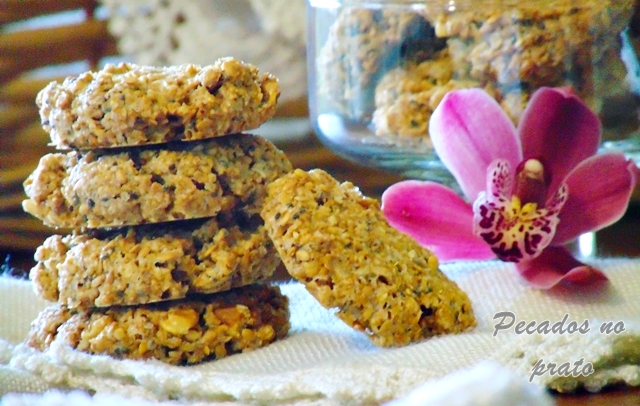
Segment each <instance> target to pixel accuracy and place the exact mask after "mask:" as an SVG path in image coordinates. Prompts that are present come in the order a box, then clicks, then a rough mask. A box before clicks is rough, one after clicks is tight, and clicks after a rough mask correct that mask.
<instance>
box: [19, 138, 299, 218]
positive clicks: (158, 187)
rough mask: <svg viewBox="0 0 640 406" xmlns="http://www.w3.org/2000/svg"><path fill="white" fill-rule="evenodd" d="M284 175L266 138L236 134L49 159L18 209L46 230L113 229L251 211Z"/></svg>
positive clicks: (285, 164) (284, 166)
mask: <svg viewBox="0 0 640 406" xmlns="http://www.w3.org/2000/svg"><path fill="white" fill-rule="evenodd" d="M290 170H291V163H290V162H289V161H288V159H287V158H286V156H285V155H284V153H282V151H280V150H278V149H277V148H276V147H275V146H274V145H273V144H272V143H271V142H269V141H267V140H266V139H264V138H262V137H259V136H253V135H248V134H236V135H230V136H227V137H222V138H217V139H214V140H207V141H199V142H189V143H185V142H176V143H171V144H166V145H164V146H163V147H162V148H160V147H137V148H127V149H108V150H96V151H87V152H81V151H73V152H69V153H66V154H64V153H53V154H48V155H45V156H44V157H42V158H41V159H40V163H39V165H38V167H37V168H36V170H35V171H34V172H33V173H32V174H31V175H30V176H29V178H28V179H27V180H26V181H25V183H24V188H25V192H26V194H27V197H28V199H27V200H25V201H23V203H22V207H23V208H24V210H25V211H26V212H28V213H30V214H32V215H34V216H35V217H37V218H39V219H41V220H42V221H43V222H44V223H45V224H46V225H48V226H51V227H63V228H80V227H88V228H97V227H119V226H125V225H137V224H144V223H157V222H163V221H173V220H182V219H193V218H202V217H212V216H215V215H217V214H218V213H220V212H223V211H226V210H230V209H232V208H234V207H237V206H241V207H243V208H244V210H245V211H246V212H248V213H250V214H253V213H256V214H257V213H259V210H260V207H261V204H262V200H263V198H264V196H265V195H266V184H267V183H269V182H270V181H273V180H275V179H276V178H277V177H279V176H280V175H282V174H284V173H287V172H289V171H290Z"/></svg>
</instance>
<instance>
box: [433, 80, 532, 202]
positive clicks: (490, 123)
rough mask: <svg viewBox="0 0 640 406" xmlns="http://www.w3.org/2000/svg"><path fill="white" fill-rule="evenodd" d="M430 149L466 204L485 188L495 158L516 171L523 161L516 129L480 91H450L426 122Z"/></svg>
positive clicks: (492, 100)
mask: <svg viewBox="0 0 640 406" xmlns="http://www.w3.org/2000/svg"><path fill="white" fill-rule="evenodd" d="M429 135H430V137H431V141H432V142H433V147H434V149H435V151H436V153H437V154H438V156H439V157H440V159H441V160H442V162H443V163H444V165H445V166H446V167H447V169H448V170H449V171H450V172H451V174H452V175H453V176H454V178H455V179H456V181H457V182H458V185H460V188H461V189H462V192H463V193H464V195H465V196H466V197H467V199H468V200H469V201H474V200H475V199H476V197H477V196H478V193H480V192H481V191H482V190H484V187H485V176H486V170H487V167H488V166H489V164H491V162H493V160H495V159H496V158H501V159H505V160H506V161H508V162H509V164H510V165H511V166H512V167H513V168H515V167H516V166H517V165H518V163H519V162H520V161H521V160H522V149H521V147H520V140H519V139H518V137H517V133H516V129H515V127H514V125H513V123H512V122H511V120H510V119H509V118H508V116H507V115H506V113H505V112H504V111H503V110H502V109H501V108H500V105H499V104H498V103H497V102H496V101H495V100H494V99H493V98H492V97H491V96H489V95H488V94H487V93H485V92H484V91H483V90H481V89H462V90H456V91H452V92H449V93H447V94H446V95H445V97H444V98H443V99H442V101H441V102H440V104H439V105H438V107H437V108H436V109H435V111H434V112H433V115H432V116H431V120H430V122H429Z"/></svg>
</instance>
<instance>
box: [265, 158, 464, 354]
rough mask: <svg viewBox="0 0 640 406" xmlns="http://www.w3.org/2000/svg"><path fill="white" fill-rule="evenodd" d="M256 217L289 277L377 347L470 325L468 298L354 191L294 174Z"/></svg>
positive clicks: (324, 178)
mask: <svg viewBox="0 0 640 406" xmlns="http://www.w3.org/2000/svg"><path fill="white" fill-rule="evenodd" d="M262 217H263V218H264V220H265V224H266V225H267V228H268V230H269V236H270V237H271V239H272V240H273V241H274V244H275V246H276V249H277V250H278V253H279V254H280V256H281V258H282V261H283V262H284V264H285V266H286V268H287V270H288V271H289V273H290V274H291V275H292V276H293V277H294V278H296V279H297V280H299V281H300V282H302V283H303V284H305V286H306V288H307V290H308V291H309V292H310V293H311V294H312V295H313V296H314V297H315V298H316V299H317V300H318V301H319V302H320V303H321V304H322V305H323V306H325V307H327V308H338V311H337V313H336V315H337V316H338V317H339V318H340V319H342V320H343V321H344V322H345V323H346V324H348V325H349V326H351V327H353V328H355V329H357V330H359V331H362V332H364V333H365V334H367V336H369V338H370V339H371V340H372V341H373V342H374V343H375V344H376V345H379V346H394V345H396V346H397V345H404V344H407V343H410V342H413V341H416V340H420V339H423V338H426V337H430V336H433V335H437V334H444V333H457V332H461V331H464V330H466V329H468V328H470V327H472V326H474V325H475V323H476V321H475V318H474V316H473V312H472V308H471V302H470V300H469V298H468V296H467V295H466V294H465V293H464V292H463V291H462V290H460V288H459V287H458V286H457V285H456V284H455V282H453V281H451V280H449V279H448V278H447V277H446V276H445V275H444V274H443V273H442V272H441V271H440V270H439V269H438V260H437V258H436V257H435V255H433V254H432V253H431V252H430V251H428V250H427V249H425V248H423V247H422V246H420V245H419V244H418V243H417V242H416V241H415V240H413V239H412V238H411V237H409V236H407V235H406V234H403V233H401V232H399V231H398V230H396V229H394V228H393V227H391V226H390V225H389V224H388V223H387V221H386V220H385V218H384V216H383V214H382V212H381V211H380V207H379V203H378V201H377V200H374V199H370V198H367V197H365V196H363V195H362V194H361V193H360V192H359V191H358V189H357V188H355V187H354V186H353V184H351V183H343V184H339V183H338V182H337V181H336V180H335V179H333V178H332V177H331V176H330V175H329V174H327V173H326V172H324V171H321V170H313V171H311V172H305V171H303V170H300V169H297V170H295V171H294V172H292V173H289V174H288V175H285V176H283V177H282V178H280V179H278V180H276V181H275V182H273V183H272V184H271V185H270V186H269V195H268V197H267V199H266V200H265V205H264V207H263V210H262Z"/></svg>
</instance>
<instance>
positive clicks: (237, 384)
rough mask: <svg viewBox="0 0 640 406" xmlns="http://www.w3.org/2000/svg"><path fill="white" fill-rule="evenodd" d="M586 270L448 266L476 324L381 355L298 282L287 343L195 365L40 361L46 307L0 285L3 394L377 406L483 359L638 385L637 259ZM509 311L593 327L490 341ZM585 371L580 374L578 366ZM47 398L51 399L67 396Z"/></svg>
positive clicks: (513, 368) (583, 383) (547, 378)
mask: <svg viewBox="0 0 640 406" xmlns="http://www.w3.org/2000/svg"><path fill="white" fill-rule="evenodd" d="M590 263H591V264H593V265H595V266H597V267H598V268H600V269H601V270H603V271H604V272H605V273H606V274H607V275H608V277H609V278H610V283H609V284H608V285H605V287H604V288H602V287H601V288H600V289H599V290H584V289H566V288H565V289H555V290H551V291H539V290H534V289H531V288H529V287H526V286H525V285H523V284H522V283H521V282H520V281H519V280H518V278H517V276H516V275H515V271H514V269H513V265H512V264H507V263H502V262H498V261H487V262H468V263H453V264H444V265H443V266H442V267H441V268H442V269H443V271H444V272H445V273H446V274H447V275H448V276H449V277H450V278H452V279H454V280H455V281H456V282H457V283H458V285H459V286H460V287H461V288H462V289H464V290H465V291H466V292H467V293H468V294H469V296H470V298H471V300H472V303H473V306H474V311H475V314H476V317H477V319H478V326H477V327H476V328H475V329H474V330H473V331H470V332H467V333H463V334H458V335H446V336H440V337H435V338H432V339H428V340H425V341H423V342H420V343H416V344H413V345H409V346H406V347H402V348H378V347H375V346H374V345H373V344H371V343H370V342H369V340H368V339H367V338H366V337H365V336H364V335H363V334H361V333H359V332H356V331H354V330H352V329H350V328H349V327H347V326H346V325H345V324H343V323H342V322H341V321H340V320H339V319H338V318H337V317H335V316H334V315H333V313H332V312H331V311H329V310H326V309H324V308H322V307H321V306H320V305H319V304H318V303H317V302H316V301H315V300H314V299H313V297H312V296H311V295H310V294H308V293H307V292H306V290H305V289H304V287H303V286H302V285H300V284H298V283H289V284H284V285H282V291H283V293H284V294H286V295H287V296H288V297H289V298H290V302H291V324H292V329H291V332H290V333H289V336H288V337H287V338H286V339H284V340H282V341H280V342H276V343H274V344H272V345H270V346H268V347H266V348H262V349H259V350H256V351H253V352H249V353H245V354H238V355H233V356H230V357H227V358H224V359H221V360H218V361H212V362H207V363H204V364H201V365H197V366H192V367H176V366H170V365H166V364H163V363H160V362H154V361H131V360H122V361H119V360H114V359H112V358H110V357H107V356H92V355H88V354H83V353H80V352H77V351H74V350H72V349H70V348H68V347H66V346H64V345H62V344H61V343H59V342H55V341H54V343H53V345H52V346H51V348H50V349H49V350H48V351H46V352H44V353H38V352H36V351H34V350H33V349H31V348H28V347H26V346H24V345H23V344H20V342H21V341H22V340H23V338H24V337H25V336H26V334H27V332H28V330H29V323H30V322H31V320H33V318H35V316H36V314H37V313H38V311H39V310H40V309H42V308H43V307H44V306H45V305H46V303H45V302H43V301H42V300H40V299H38V298H37V297H36V296H35V294H34V293H33V291H32V288H31V285H30V283H29V282H26V281H16V280H11V279H7V278H0V395H2V394H3V393H8V392H16V391H18V392H38V391H44V390H47V389H49V388H67V389H69V388H75V389H82V390H85V391H89V392H91V393H96V397H94V398H86V397H82V396H80V395H77V394H75V395H73V396H76V397H77V398H78V399H80V400H81V401H80V402H79V403H77V404H88V403H86V402H87V401H96V402H99V401H100V399H104V397H105V396H106V397H109V396H120V397H124V398H127V399H132V398H135V399H144V401H137V403H135V404H136V405H143V404H146V403H144V402H146V401H160V402H163V403H164V402H168V403H167V404H174V403H175V402H177V401H179V402H188V403H196V404H197V403H201V404H255V403H259V404H303V405H320V404H322V405H325V404H327V405H334V404H381V403H384V402H387V401H390V400H392V399H396V398H401V397H403V396H405V395H406V394H408V393H409V392H411V391H412V390H413V389H415V388H417V387H419V386H420V385H423V384H425V383H428V382H433V381H434V380H436V379H442V378H443V377H446V376H449V374H451V373H453V372H455V371H459V370H461V369H465V368H471V367H473V366H474V365H477V364H478V363H481V362H487V361H491V362H496V363H498V364H499V365H502V366H503V367H505V368H506V369H507V370H508V371H510V372H511V373H512V374H513V375H514V376H515V377H517V378H518V379H520V380H521V381H523V382H526V381H529V380H530V378H533V379H532V381H533V383H536V384H539V385H543V386H547V387H549V388H554V389H558V390H561V391H570V390H573V389H575V388H578V387H585V388H586V389H588V390H590V391H599V390H600V389H602V388H603V387H604V386H606V385H608V384H613V383H625V384H627V385H633V386H638V385H640V359H638V358H640V355H639V354H638V351H637V348H640V260H636V259H596V260H592V261H590ZM505 311H508V312H512V313H513V314H514V315H515V317H516V323H517V322H518V321H526V322H527V323H530V322H532V321H535V322H536V323H537V324H539V323H542V322H543V321H544V320H548V321H549V323H550V325H552V324H553V323H556V322H560V321H562V320H563V317H564V316H565V315H568V316H567V319H566V321H565V323H564V326H565V328H566V327H567V326H568V325H569V323H570V322H571V321H575V322H576V324H577V325H581V324H583V323H584V322H585V321H587V322H588V323H589V327H590V330H589V332H587V333H586V334H582V333H580V332H576V333H573V334H569V333H568V332H565V333H564V334H561V333H556V334H554V333H550V334H537V333H535V334H527V333H523V334H516V333H515V332H514V327H515V324H516V323H514V326H512V327H511V328H510V329H509V330H505V331H499V332H497V334H495V336H494V325H495V324H497V323H498V322H499V321H500V319H494V316H495V314H496V313H498V312H505ZM609 321H611V322H613V323H614V325H615V323H616V322H621V323H619V324H618V326H619V327H620V326H621V325H622V324H624V329H625V331H623V332H620V333H619V334H615V333H610V334H605V333H601V332H600V325H601V323H603V322H609ZM634 349H635V351H634ZM540 359H542V360H543V361H544V362H545V364H547V363H549V362H553V363H556V364H557V366H560V365H561V364H563V363H571V367H572V370H573V367H574V365H575V362H577V361H579V360H580V359H583V360H584V361H583V364H582V365H583V366H584V365H585V364H586V363H591V364H592V365H593V367H594V369H595V372H594V373H592V374H589V375H588V376H583V375H580V374H577V375H578V376H575V377H574V376H570V377H561V376H558V374H555V375H551V374H550V373H548V372H547V373H542V374H539V376H533V377H532V369H533V368H534V365H535V364H536V362H537V361H538V360H540ZM580 371H582V368H578V372H580ZM488 385H491V383H490V382H489V383H488ZM476 386H477V385H476ZM72 393H73V392H72ZM30 396H33V395H30ZM45 396H48V397H49V399H51V398H52V397H54V398H55V396H58V397H60V396H62V395H61V394H59V393H58V394H56V393H54V394H51V393H49V394H48V395H45ZM78 396H79V397H78ZM7 399H8V400H7V403H6V404H13V405H19V404H22V403H20V400H19V399H20V398H19V397H15V396H14V397H7ZM87 399H89V400H87ZM68 400H69V399H66V400H65V402H66V401H68ZM29 401H33V398H29ZM29 401H25V402H26V403H24V404H29V403H28V402H29ZM82 402H85V403H82ZM140 402H142V403H140ZM32 403H33V402H32ZM49 404H57V403H55V402H53V403H49ZM60 404H62V403H60ZM65 404H66V403H65ZM95 404H100V403H95ZM125 404H126V402H125V403H122V402H121V405H122V406H124V405H125ZM132 404H133V403H132ZM425 404H426V403H425ZM452 404H453V403H452ZM522 404H525V403H522ZM527 404H533V403H527ZM540 404H543V403H540ZM544 404H546V403H544Z"/></svg>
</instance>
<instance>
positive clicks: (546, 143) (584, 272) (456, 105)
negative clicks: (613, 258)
mask: <svg viewBox="0 0 640 406" xmlns="http://www.w3.org/2000/svg"><path fill="white" fill-rule="evenodd" d="M429 134H430V135H431V140H432V142H433V145H434V148H435V151H436V153H437V154H438V156H439V157H440V159H441V160H442V162H443V163H444V164H445V166H446V167H447V168H448V169H449V171H450V172H451V173H452V175H453V176H454V178H455V179H456V181H457V182H458V185H459V186H460V188H461V190H462V193H463V194H464V196H465V197H466V200H465V199H464V198H463V197H461V196H460V195H459V194H457V193H456V192H454V191H453V190H451V189H448V188H446V187H444V186H442V185H440V184H437V183H434V182H429V181H416V180H408V181H403V182H399V183H396V184H395V185H392V186H391V187H389V188H388V189H387V190H386V191H385V192H384V194H383V196H382V209H383V211H384V214H385V216H386V218H387V220H388V221H389V223H390V224H392V225H393V226H394V227H396V228H397V229H399V230H400V231H403V232H405V233H407V234H409V235H411V236H412V237H414V238H415V239H416V240H417V241H418V242H419V243H421V244H422V245H424V246H426V247H428V248H430V249H431V250H432V251H433V252H434V253H435V254H436V255H437V256H438V257H439V258H440V260H441V261H451V260H487V259H491V258H495V257H497V258H499V259H501V260H503V261H510V262H515V267H516V269H517V271H518V273H519V274H520V276H522V278H523V279H524V280H525V281H527V282H528V283H529V284H530V285H532V286H534V287H537V288H550V287H552V286H554V285H556V284H558V283H560V282H561V281H569V282H573V283H579V284H587V283H591V282H594V281H597V280H603V279H606V276H605V275H604V274H603V273H602V272H601V271H599V270H597V269H595V268H593V267H591V266H589V265H586V264H584V263H582V262H580V261H578V260H577V259H576V258H574V257H573V255H572V254H571V253H570V251H569V250H568V249H567V248H565V244H566V243H568V242H570V241H572V240H574V239H576V238H577V237H578V236H579V235H581V234H583V233H586V232H590V231H596V230H599V229H601V228H604V227H606V226H608V225H610V224H612V223H614V222H616V221H617V220H618V219H620V217H622V215H623V214H624V212H625V211H626V208H627V206H628V204H629V199H630V197H631V194H632V192H633V189H634V187H635V185H636V183H637V181H638V178H639V177H640V170H639V169H638V167H637V166H636V165H635V164H634V163H633V162H632V161H630V160H627V159H626V158H625V157H624V155H622V154H620V153H602V154H596V152H597V150H598V146H599V144H600V134H601V124H600V120H599V119H598V117H597V116H596V115H595V114H594V113H593V112H592V111H591V110H589V108H588V107H587V106H586V105H585V104H584V103H583V102H582V101H581V100H580V99H579V98H578V97H577V96H575V95H574V94H573V93H572V92H571V91H570V90H569V89H566V88H542V89H539V90H537V91H536V92H535V93H534V94H533V95H532V97H531V100H530V101H529V104H528V105H527V108H526V109H525V111H524V112H523V114H522V116H521V119H520V123H519V125H518V128H517V129H516V127H515V126H514V125H513V123H512V121H511V120H510V119H509V118H508V116H507V115H506V114H505V113H504V111H503V110H502V109H501V108H500V105H499V104H498V103H497V102H496V101H495V100H494V99H493V98H491V97H490V96H489V95H487V94H486V93H485V92H484V91H483V90H481V89H465V90H458V91H453V92H450V93H448V94H447V95H446V96H445V97H444V99H443V100H442V102H441V103H440V105H439V106H438V108H437V109H436V110H435V111H434V113H433V116H432V117H431V121H430V123H429ZM469 202H474V203H473V204H470V203H469Z"/></svg>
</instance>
